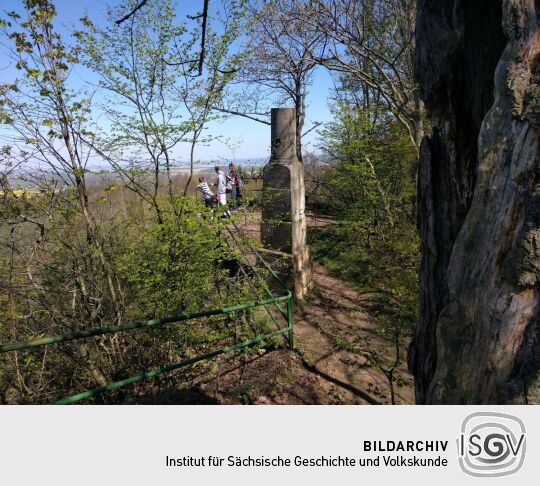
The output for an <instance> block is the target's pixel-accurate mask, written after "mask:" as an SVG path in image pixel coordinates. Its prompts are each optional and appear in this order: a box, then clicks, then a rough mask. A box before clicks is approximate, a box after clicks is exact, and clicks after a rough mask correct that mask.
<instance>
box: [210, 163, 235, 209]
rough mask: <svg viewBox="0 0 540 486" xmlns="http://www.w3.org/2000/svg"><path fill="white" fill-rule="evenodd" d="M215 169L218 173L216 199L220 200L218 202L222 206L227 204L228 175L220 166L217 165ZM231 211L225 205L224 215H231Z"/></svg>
mask: <svg viewBox="0 0 540 486" xmlns="http://www.w3.org/2000/svg"><path fill="white" fill-rule="evenodd" d="M214 170H215V171H216V174H217V179H216V187H217V192H216V199H217V200H218V204H219V205H221V206H227V176H226V175H225V172H223V171H222V170H221V169H220V168H219V166H217V165H216V166H215V167H214ZM230 215H231V213H230V212H229V210H228V209H227V208H226V207H225V211H224V212H223V216H230Z"/></svg>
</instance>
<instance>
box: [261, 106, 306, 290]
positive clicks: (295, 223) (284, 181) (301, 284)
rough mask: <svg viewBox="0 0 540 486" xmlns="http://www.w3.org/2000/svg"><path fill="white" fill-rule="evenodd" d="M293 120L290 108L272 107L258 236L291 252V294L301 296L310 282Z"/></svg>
mask: <svg viewBox="0 0 540 486" xmlns="http://www.w3.org/2000/svg"><path fill="white" fill-rule="evenodd" d="M295 120H296V117H295V110H294V108H274V109H272V131H271V144H272V145H271V149H272V155H271V158H270V162H269V163H268V164H267V165H266V166H265V167H264V171H263V210H262V226H261V239H262V242H263V244H264V245H265V246H267V247H268V248H271V249H273V250H277V251H280V252H284V253H288V254H290V255H292V262H293V265H292V272H293V275H292V279H291V280H292V281H293V282H294V294H295V298H296V299H299V300H302V299H303V298H304V297H305V295H306V293H307V292H308V291H309V288H310V286H311V264H310V257H309V248H308V246H307V241H306V239H307V227H306V215H305V187H304V167H303V166H302V164H301V163H300V162H299V161H298V159H297V157H296V129H295V123H296V122H295Z"/></svg>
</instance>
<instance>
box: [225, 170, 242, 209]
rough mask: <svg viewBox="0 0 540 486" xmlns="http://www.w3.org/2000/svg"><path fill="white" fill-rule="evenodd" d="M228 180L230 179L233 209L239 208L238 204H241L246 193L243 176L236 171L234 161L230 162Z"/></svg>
mask: <svg viewBox="0 0 540 486" xmlns="http://www.w3.org/2000/svg"><path fill="white" fill-rule="evenodd" d="M228 180H229V181H230V187H231V199H232V201H233V203H232V204H233V209H238V206H240V200H241V199H242V197H243V195H244V183H243V181H242V178H241V177H240V174H238V172H236V169H235V167H234V164H233V163H232V162H231V163H230V164H229V176H228Z"/></svg>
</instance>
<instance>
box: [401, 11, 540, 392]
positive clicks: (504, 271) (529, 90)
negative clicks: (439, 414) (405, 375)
mask: <svg viewBox="0 0 540 486" xmlns="http://www.w3.org/2000/svg"><path fill="white" fill-rule="evenodd" d="M539 15H540V1H539V0H475V1H474V2H472V1H469V0H418V12H417V30H416V35H417V39H416V43H417V44H416V45H417V52H416V69H417V73H418V79H419V83H420V91H421V97H422V99H423V100H424V101H425V103H426V108H427V110H428V113H429V116H430V118H431V121H432V126H433V131H432V134H431V136H430V137H427V138H425V139H424V141H423V142H422V146H421V150H420V165H419V187H418V192H419V196H418V197H419V200H418V213H419V217H418V220H419V230H420V236H421V250H422V263H421V269H420V286H421V295H420V319H419V324H418V328H417V331H416V335H415V339H414V342H413V344H412V346H411V349H410V352H409V366H410V368H411V370H412V371H413V373H414V375H415V382H416V399H417V402H418V403H505V402H510V401H513V400H515V399H516V394H517V392H520V391H523V390H526V389H527V383H528V380H529V377H530V376H532V375H533V374H534V373H532V372H533V371H537V369H538V363H539V358H538V356H537V355H535V353H537V352H538V350H536V351H535V347H538V345H537V344H536V342H537V339H536V338H537V336H538V335H540V333H539V329H538V328H539V326H538V322H539V319H538V318H539V314H540V295H539V290H540V258H539V257H540V230H539V223H540V164H539V158H540V151H539V133H540V132H539V129H540V86H539V81H540V56H539V54H538V53H539V52H540V33H539V32H538V27H539V25H538V24H539ZM493 93H495V96H493ZM535 363H536V364H535Z"/></svg>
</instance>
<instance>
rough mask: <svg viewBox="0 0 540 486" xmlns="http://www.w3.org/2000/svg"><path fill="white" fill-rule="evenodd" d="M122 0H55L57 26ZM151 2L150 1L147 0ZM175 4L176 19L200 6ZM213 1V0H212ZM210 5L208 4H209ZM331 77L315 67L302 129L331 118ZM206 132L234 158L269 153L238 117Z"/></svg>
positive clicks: (310, 143) (212, 154)
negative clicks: (228, 145) (234, 148)
mask: <svg viewBox="0 0 540 486" xmlns="http://www.w3.org/2000/svg"><path fill="white" fill-rule="evenodd" d="M121 1H122V0H56V6H57V12H58V17H57V25H58V27H60V28H61V30H62V31H63V32H68V31H69V30H70V29H71V27H72V26H76V25H77V24H78V20H79V18H80V17H82V16H83V15H84V14H85V12H87V14H88V16H89V17H90V18H91V19H92V21H93V22H94V23H96V24H98V25H99V24H103V23H104V22H105V19H106V11H107V6H108V5H115V4H118V3H120V2H121ZM150 1H151V0H150ZM177 3H178V6H177V15H178V17H179V18H185V15H186V14H191V15H193V14H195V13H197V12H198V11H200V9H201V8H202V3H203V1H202V0H180V1H179V2H177ZM216 3H217V2H216ZM211 4H212V3H211ZM21 5H22V0H0V6H1V8H2V10H7V11H9V10H18V11H19V10H20V9H21ZM1 67H2V68H3V70H2V71H0V81H9V78H10V77H13V75H14V74H15V72H16V71H14V70H13V69H10V68H7V69H5V66H1ZM73 81H74V82H75V83H78V82H80V83H81V85H83V84H84V83H85V81H88V73H85V72H82V71H80V72H75V73H74V77H73ZM332 85H333V83H332V78H331V76H330V75H329V74H328V72H327V71H326V70H323V69H319V70H318V71H317V72H315V75H314V78H313V85H312V87H311V88H310V91H309V95H308V98H307V120H306V129H307V128H310V127H311V126H312V125H313V122H315V121H316V122H327V121H329V120H330V119H331V115H330V112H329V108H328V95H329V94H330V89H331V87H332ZM208 133H209V134H211V135H212V136H215V137H217V136H219V137H222V138H224V139H230V140H231V142H232V143H231V145H236V147H237V148H236V150H235V154H234V155H235V157H236V158H237V159H249V158H261V157H266V156H268V154H269V145H270V127H269V126H267V125H264V124H261V123H257V122H254V121H251V120H248V119H246V118H242V117H233V118H229V119H227V120H225V121H223V122H214V123H212V124H210V125H209V127H208ZM304 146H305V147H306V149H307V150H315V149H316V146H317V131H316V130H314V131H312V132H311V133H310V134H308V135H307V136H306V137H305V140H304ZM188 153H189V147H188V146H187V144H186V145H185V146H180V147H179V148H178V149H177V150H176V153H175V156H176V157H178V159H179V160H178V161H179V162H182V160H184V161H185V159H186V158H187V155H188ZM232 155H233V154H232V152H231V150H230V149H229V148H228V147H227V146H226V145H225V144H223V143H222V142H219V141H214V142H210V143H209V144H208V145H207V146H202V145H201V146H199V147H198V148H197V153H196V158H197V159H199V160H203V161H209V160H214V159H219V158H226V159H230V158H232Z"/></svg>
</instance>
